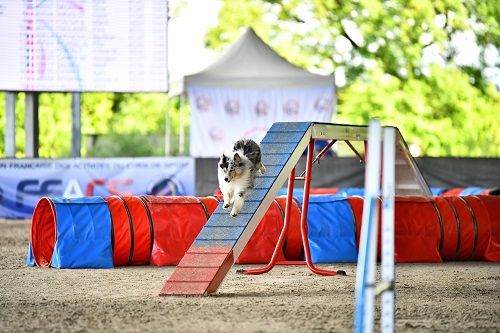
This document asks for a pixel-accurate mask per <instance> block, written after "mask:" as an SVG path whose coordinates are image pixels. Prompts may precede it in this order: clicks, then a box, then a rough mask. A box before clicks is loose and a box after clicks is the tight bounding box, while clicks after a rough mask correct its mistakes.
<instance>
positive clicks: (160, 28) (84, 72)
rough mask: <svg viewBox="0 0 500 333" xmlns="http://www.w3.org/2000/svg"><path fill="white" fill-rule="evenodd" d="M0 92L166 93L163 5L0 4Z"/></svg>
mask: <svg viewBox="0 0 500 333" xmlns="http://www.w3.org/2000/svg"><path fill="white" fill-rule="evenodd" d="M0 90H7V91H76V92H85V91H114V92H164V91H167V90H168V78H167V1H166V0H148V1H143V0H123V1H122V0H120V1H117V0H114V1H113V0H93V1H92V0H87V1H85V0H36V1H35V0H32V1H30V0H23V1H21V0H0Z"/></svg>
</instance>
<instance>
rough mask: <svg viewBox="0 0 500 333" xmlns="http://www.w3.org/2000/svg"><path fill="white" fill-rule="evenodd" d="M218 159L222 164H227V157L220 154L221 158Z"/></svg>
mask: <svg viewBox="0 0 500 333" xmlns="http://www.w3.org/2000/svg"><path fill="white" fill-rule="evenodd" d="M220 159H221V162H222V163H226V162H227V156H226V155H225V154H222V156H221V158H220Z"/></svg>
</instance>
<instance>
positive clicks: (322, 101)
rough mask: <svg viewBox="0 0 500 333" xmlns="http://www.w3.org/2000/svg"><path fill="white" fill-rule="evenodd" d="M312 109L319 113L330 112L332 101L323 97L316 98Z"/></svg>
mask: <svg viewBox="0 0 500 333" xmlns="http://www.w3.org/2000/svg"><path fill="white" fill-rule="evenodd" d="M314 109H315V110H316V111H319V112H330V111H331V110H332V99H331V98H328V97H325V96H319V97H317V98H316V101H314Z"/></svg>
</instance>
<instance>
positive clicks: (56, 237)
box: [31, 197, 113, 268]
mask: <svg viewBox="0 0 500 333" xmlns="http://www.w3.org/2000/svg"><path fill="white" fill-rule="evenodd" d="M31 245H32V250H33V258H34V262H35V263H36V264H37V265H38V266H43V267H49V266H52V267H56V268H85V267H92V268H110V267H113V260H112V245H111V216H110V213H109V209H108V206H107V204H106V201H104V199H102V198H100V197H85V198H79V199H63V198H51V199H49V198H45V197H44V198H41V199H40V201H39V202H38V204H37V208H36V209H35V212H34V213H33V220H32V224H31Z"/></svg>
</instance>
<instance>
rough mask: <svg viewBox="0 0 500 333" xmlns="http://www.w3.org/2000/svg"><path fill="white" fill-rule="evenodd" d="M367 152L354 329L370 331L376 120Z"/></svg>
mask: <svg viewBox="0 0 500 333" xmlns="http://www.w3.org/2000/svg"><path fill="white" fill-rule="evenodd" d="M366 155H367V164H366V168H365V200H364V205H363V220H362V226H361V237H360V245H359V254H358V265H357V271H356V290H355V296H356V302H355V322H354V330H355V332H373V319H374V312H375V267H376V260H377V231H378V230H377V229H378V228H377V227H378V211H379V208H378V206H379V205H378V196H379V194H380V193H379V192H380V158H381V127H380V122H379V121H378V120H377V119H373V120H371V121H370V123H369V127H368V147H367V152H366Z"/></svg>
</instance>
